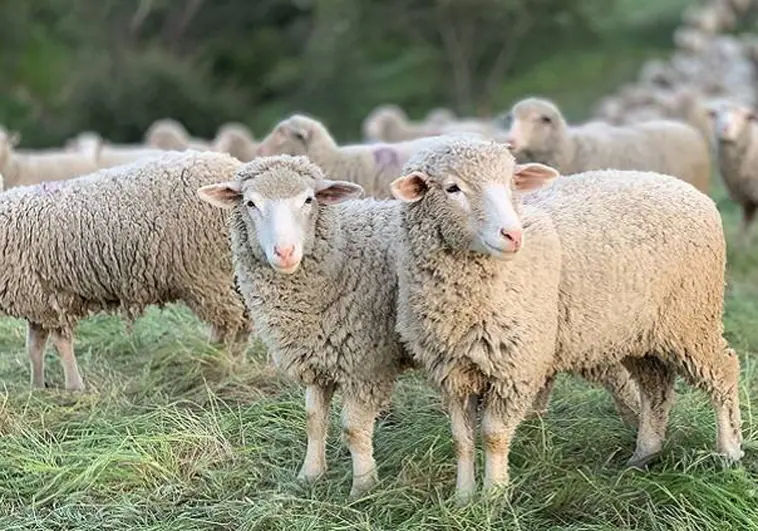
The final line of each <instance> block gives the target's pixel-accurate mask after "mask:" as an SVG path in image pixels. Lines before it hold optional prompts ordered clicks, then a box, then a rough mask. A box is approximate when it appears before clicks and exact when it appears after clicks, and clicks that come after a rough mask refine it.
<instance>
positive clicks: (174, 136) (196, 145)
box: [145, 118, 211, 151]
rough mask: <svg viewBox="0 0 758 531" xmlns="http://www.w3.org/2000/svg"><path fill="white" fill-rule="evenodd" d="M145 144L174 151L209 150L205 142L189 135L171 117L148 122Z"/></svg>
mask: <svg viewBox="0 0 758 531" xmlns="http://www.w3.org/2000/svg"><path fill="white" fill-rule="evenodd" d="M145 144H147V145H148V146H151V147H156V148H159V149H166V150H174V151H182V150H185V149H193V150H196V151H209V150H210V149H211V147H210V145H209V144H208V143H207V142H205V141H203V140H199V139H196V138H192V137H190V135H189V133H188V132H187V129H185V128H184V126H183V125H182V124H180V123H179V122H177V121H176V120H172V119H171V118H162V119H160V120H156V121H154V122H153V123H152V124H150V127H148V128H147V131H145Z"/></svg>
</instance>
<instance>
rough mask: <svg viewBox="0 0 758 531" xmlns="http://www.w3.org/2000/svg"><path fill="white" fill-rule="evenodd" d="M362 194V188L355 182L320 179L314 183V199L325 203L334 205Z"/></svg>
mask: <svg viewBox="0 0 758 531" xmlns="http://www.w3.org/2000/svg"><path fill="white" fill-rule="evenodd" d="M362 194H363V188H362V187H361V186H360V185H357V184H355V183H349V182H346V181H330V180H329V179H321V180H319V181H318V182H317V183H316V199H318V200H319V202H320V203H323V204H325V205H336V204H337V203H342V202H343V201H347V200H348V199H358V198H359V197H360V196H361V195H362Z"/></svg>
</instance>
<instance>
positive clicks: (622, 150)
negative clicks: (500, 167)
mask: <svg viewBox="0 0 758 531" xmlns="http://www.w3.org/2000/svg"><path fill="white" fill-rule="evenodd" d="M512 113H513V116H514V118H516V119H524V120H530V119H533V117H535V116H539V115H544V116H547V117H549V118H550V119H551V121H552V123H551V127H553V128H554V129H553V134H552V135H550V137H549V138H547V139H545V141H544V142H543V143H541V144H540V143H539V142H534V143H530V141H529V140H527V143H526V145H525V146H524V150H523V152H522V153H519V154H518V155H517V158H519V160H528V161H534V162H541V163H543V164H547V165H549V166H552V167H554V168H556V169H557V170H559V171H560V172H561V173H563V174H572V173H580V172H585V171H590V170H604V169H617V170H637V171H653V172H657V173H663V174H665V175H673V176H675V177H678V178H680V179H682V180H683V181H685V182H688V183H690V184H692V185H693V186H694V187H695V188H697V189H698V190H700V191H701V192H704V193H708V189H709V185H710V172H711V159H710V151H709V148H708V144H707V142H706V140H705V138H704V137H703V136H702V135H701V134H700V133H699V132H698V130H697V129H695V128H694V127H692V126H690V125H688V124H685V123H681V122H676V121H670V120H655V121H647V122H642V123H636V124H630V125H626V126H613V125H609V124H606V123H602V122H590V123H587V124H584V125H581V126H574V127H572V126H569V125H568V124H567V123H566V121H565V119H564V118H563V115H562V114H561V112H560V110H559V109H558V108H557V107H556V106H555V105H554V104H553V103H552V102H550V101H547V100H542V99H538V98H530V99H527V100H523V101H521V102H519V103H517V104H516V105H515V106H514V108H513V111H512Z"/></svg>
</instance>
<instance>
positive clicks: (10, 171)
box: [0, 127, 97, 189]
mask: <svg viewBox="0 0 758 531" xmlns="http://www.w3.org/2000/svg"><path fill="white" fill-rule="evenodd" d="M19 140H20V135H19V134H18V133H12V134H11V133H9V132H7V131H6V130H5V129H3V128H2V127H0V174H2V175H3V176H4V178H5V188H6V189H9V188H14V187H16V186H24V185H32V184H37V183H40V182H42V181H59V180H65V179H71V178H72V177H78V176H80V175H85V174H87V173H90V172H93V171H95V170H97V162H96V160H95V158H94V157H93V156H87V155H82V154H79V153H66V152H65V151H54V150H47V151H40V152H34V151H26V152H24V153H23V154H22V153H19V152H17V151H16V150H15V147H16V145H18V143H19Z"/></svg>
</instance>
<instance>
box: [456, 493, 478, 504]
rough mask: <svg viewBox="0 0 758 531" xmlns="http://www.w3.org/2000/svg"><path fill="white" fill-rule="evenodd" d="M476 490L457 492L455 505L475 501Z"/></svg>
mask: <svg viewBox="0 0 758 531" xmlns="http://www.w3.org/2000/svg"><path fill="white" fill-rule="evenodd" d="M475 494H476V491H475V490H473V489H471V490H468V489H467V490H459V491H457V492H456V493H455V505H457V506H458V507H465V506H466V505H469V504H470V503H471V502H472V501H474V496H475Z"/></svg>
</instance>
